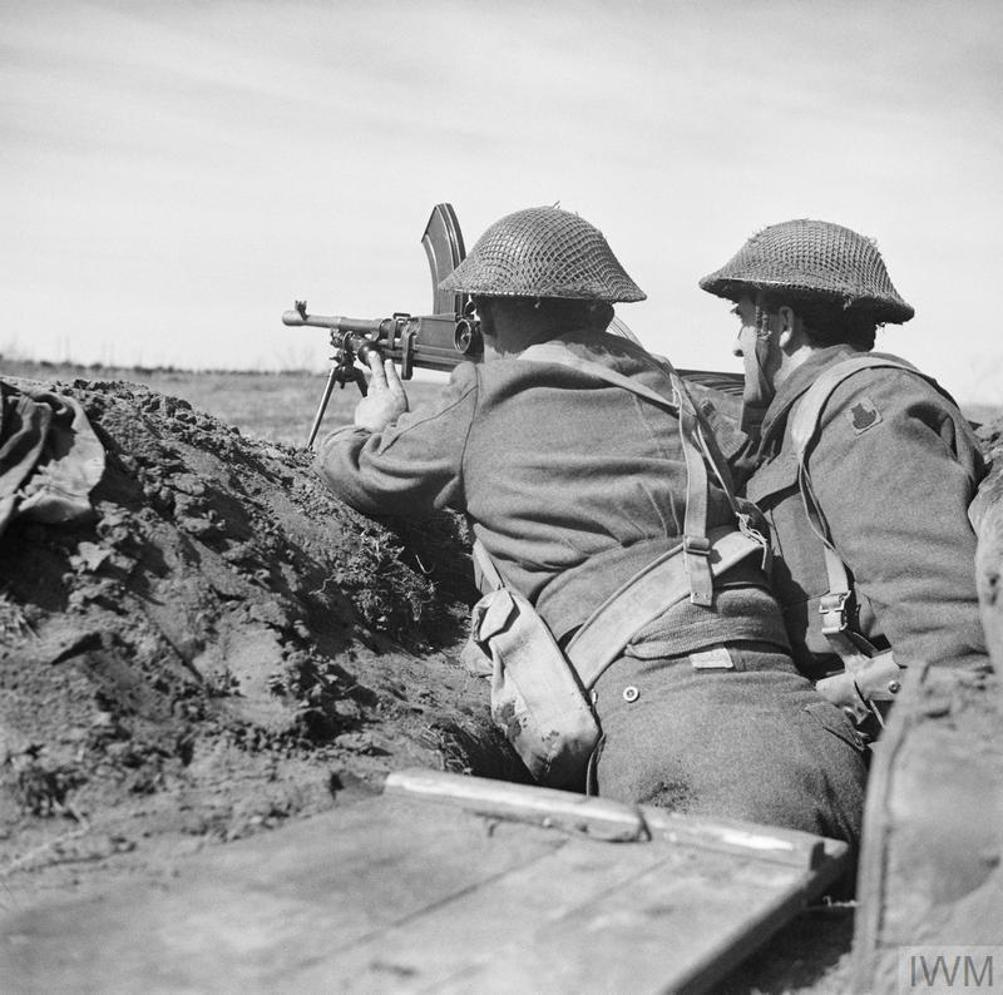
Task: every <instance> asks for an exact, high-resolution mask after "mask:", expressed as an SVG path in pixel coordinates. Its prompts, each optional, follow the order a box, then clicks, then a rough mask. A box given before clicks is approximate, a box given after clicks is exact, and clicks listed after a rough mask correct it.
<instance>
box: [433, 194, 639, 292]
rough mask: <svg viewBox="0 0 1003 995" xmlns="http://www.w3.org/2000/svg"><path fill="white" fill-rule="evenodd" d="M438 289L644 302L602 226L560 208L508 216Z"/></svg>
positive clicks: (482, 239)
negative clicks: (614, 253)
mask: <svg viewBox="0 0 1003 995" xmlns="http://www.w3.org/2000/svg"><path fill="white" fill-rule="evenodd" d="M439 289H440V290H445V291H452V292H455V293H463V294H474V295H478V294H479V295H483V296H490V297H554V298H561V299H565V300H585V301H607V302H609V303H611V304H612V303H615V302H617V301H625V302H629V301H643V300H644V299H645V297H646V296H647V295H646V294H645V293H644V291H642V290H641V289H640V287H638V286H637V284H636V283H634V281H633V280H631V278H630V277H629V276H627V274H626V272H624V269H623V267H622V266H621V265H620V263H619V261H618V260H617V258H616V256H614V255H613V250H612V249H610V247H609V245H608V244H607V242H606V239H605V238H604V237H603V234H602V232H601V231H599V229H598V228H594V227H593V226H592V225H590V224H589V223H588V222H587V221H585V220H584V219H583V218H580V217H578V215H577V214H573V213H571V212H570V211H562V210H560V209H559V208H557V207H531V208H528V209H526V210H524V211H516V212H515V213H514V214H508V215H506V216H505V217H504V218H502V219H501V220H500V221H496V222H495V223H494V224H493V225H491V226H490V227H489V228H488V229H487V230H486V231H485V232H484V234H483V235H481V237H480V238H479V239H478V240H477V243H476V244H475V245H474V247H473V249H471V250H470V255H468V256H467V257H466V259H464V260H463V262H461V263H460V265H459V266H457V267H456V269H454V270H453V272H452V273H450V274H449V276H447V277H446V278H445V279H444V280H442V281H441V282H440V283H439Z"/></svg>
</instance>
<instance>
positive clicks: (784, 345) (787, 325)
mask: <svg viewBox="0 0 1003 995" xmlns="http://www.w3.org/2000/svg"><path fill="white" fill-rule="evenodd" d="M798 327H799V320H798V316H797V315H796V314H795V313H794V309H793V308H789V307H788V306H787V305H786V304H784V305H781V306H780V307H779V308H777V344H778V345H779V346H780V348H781V349H783V350H784V351H785V352H790V351H791V349H792V347H793V346H796V345H797V344H798V342H797V338H798V335H797V332H798Z"/></svg>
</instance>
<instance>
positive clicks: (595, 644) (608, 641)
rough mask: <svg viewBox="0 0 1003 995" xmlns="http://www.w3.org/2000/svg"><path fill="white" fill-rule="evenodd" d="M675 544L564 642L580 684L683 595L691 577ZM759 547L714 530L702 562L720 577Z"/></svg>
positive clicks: (593, 678)
mask: <svg viewBox="0 0 1003 995" xmlns="http://www.w3.org/2000/svg"><path fill="white" fill-rule="evenodd" d="M682 549H683V545H682V543H680V544H679V545H678V546H674V547H673V548H672V549H670V550H668V551H666V552H665V553H663V554H662V555H661V556H659V557H658V558H657V559H655V560H653V561H652V562H651V563H649V564H648V565H647V566H646V567H644V568H643V569H642V570H640V571H638V572H637V573H636V574H634V576H633V577H631V578H630V580H628V581H627V582H626V583H625V584H623V585H622V586H621V587H620V588H619V589H618V590H616V591H614V592H613V594H611V595H610V596H609V597H608V598H607V599H606V600H605V601H604V602H603V603H602V604H601V605H600V606H599V607H598V608H597V609H596V610H595V611H594V612H593V613H592V614H591V615H590V616H589V617H588V618H587V619H586V620H585V622H584V623H583V624H582V626H581V628H579V629H578V631H577V632H576V633H575V635H574V637H573V638H572V639H571V641H570V642H569V643H568V645H567V647H565V651H564V652H565V655H566V656H567V657H568V659H569V660H570V661H571V663H572V664H573V665H574V668H575V670H576V671H577V672H578V677H579V679H580V680H581V682H582V684H583V686H584V687H585V688H591V687H592V685H593V684H595V682H596V681H597V680H598V679H599V677H600V676H601V675H602V673H603V671H604V670H605V669H606V668H607V667H608V666H609V665H610V664H611V663H612V662H613V661H614V660H615V659H616V658H617V657H618V656H619V655H620V653H621V652H622V650H623V648H624V647H625V646H626V645H627V643H629V642H630V640H631V639H632V638H633V637H634V636H635V635H636V634H637V632H639V631H640V630H641V629H642V628H644V626H646V625H647V624H648V623H649V622H652V621H654V620H655V619H656V618H658V616H659V615H661V613H662V612H663V611H665V609H666V608H669V607H670V606H672V605H675V604H678V603H679V602H680V601H682V600H683V599H685V597H686V595H687V593H688V591H689V584H690V578H689V575H688V571H687V568H686V564H685V561H684V559H683V557H681V556H680V555H679V554H680V553H681V552H682ZM759 550H760V546H759V543H757V542H756V541H755V539H751V538H750V537H749V536H746V535H743V534H742V533H741V532H736V531H734V530H732V529H730V528H728V529H715V530H714V531H713V532H712V533H711V536H710V545H709V551H708V555H707V557H706V561H707V563H708V567H709V570H710V572H711V573H712V574H713V575H714V576H715V577H717V576H720V575H721V574H723V573H724V572H725V571H727V570H729V569H731V567H733V566H735V565H736V564H737V563H739V562H741V561H742V560H744V559H745V558H746V557H747V556H749V555H751V554H752V553H754V552H759Z"/></svg>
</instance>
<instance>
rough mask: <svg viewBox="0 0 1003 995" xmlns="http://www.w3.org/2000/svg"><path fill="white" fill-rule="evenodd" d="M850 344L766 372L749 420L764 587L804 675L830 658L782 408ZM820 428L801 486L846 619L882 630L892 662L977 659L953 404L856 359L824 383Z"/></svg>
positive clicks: (969, 481) (834, 662)
mask: <svg viewBox="0 0 1003 995" xmlns="http://www.w3.org/2000/svg"><path fill="white" fill-rule="evenodd" d="M856 355H859V353H857V352H856V351H855V350H853V349H852V347H850V346H847V345H840V346H833V347H831V348H828V349H823V350H821V351H819V352H818V353H817V354H815V355H814V356H813V357H812V358H811V359H810V360H809V361H808V362H807V363H805V364H804V365H803V366H801V367H799V368H798V369H797V370H795V372H794V373H793V374H792V375H791V376H790V378H789V379H788V380H786V381H785V382H784V383H783V384H781V385H780V387H779V389H778V390H777V394H776V396H775V398H774V399H773V401H772V402H771V404H770V406H769V409H768V410H767V413H766V417H765V420H764V422H763V426H762V436H761V443H760V454H759V455H760V459H761V460H762V462H761V464H760V466H759V468H758V469H757V470H756V472H755V473H754V474H753V476H752V478H751V479H750V480H749V482H748V485H747V495H748V497H749V498H751V499H752V500H753V501H755V502H756V503H757V504H758V505H759V506H760V508H761V509H762V510H763V511H764V512H765V514H766V516H767V518H768V519H769V522H770V525H771V529H772V541H773V548H774V553H775V556H776V560H775V565H774V591H775V593H776V595H777V598H778V600H779V602H780V605H781V609H782V611H783V614H784V620H785V623H786V626H787V631H788V634H789V636H790V639H791V644H792V647H793V652H794V659H795V661H796V662H797V664H798V665H799V667H800V668H801V669H802V671H804V672H805V673H806V674H808V676H810V677H812V678H818V677H820V676H821V675H822V674H824V673H825V672H827V671H832V670H837V669H839V668H840V662H839V660H838V658H836V657H834V656H833V654H832V650H831V648H830V646H829V644H828V642H827V640H826V637H825V636H824V635H823V634H822V632H821V616H820V614H819V598H820V597H821V596H822V595H824V594H825V593H826V592H827V588H828V584H827V578H826V571H825V565H824V559H823V554H822V543H821V541H820V539H819V538H818V537H817V536H816V535H815V533H814V532H813V531H812V528H811V526H810V524H809V522H808V518H807V515H806V513H805V511H804V507H803V504H802V498H801V493H800V491H799V488H798V481H797V473H798V463H797V457H796V455H795V451H794V446H793V443H792V440H791V433H790V424H789V422H790V416H791V412H792V410H793V409H794V406H795V405H796V403H797V401H798V399H799V398H800V397H801V396H802V395H803V394H804V392H805V391H806V390H807V389H808V388H809V387H810V385H811V384H812V382H813V381H814V380H815V379H816V378H817V377H818V375H819V374H820V373H821V371H822V370H823V369H825V368H827V367H828V366H830V365H832V364H834V363H837V362H839V361H840V360H843V359H847V358H850V357H852V356H856ZM820 429H821V430H820V435H819V437H818V442H817V443H816V445H815V446H814V448H813V449H812V450H811V454H810V457H809V469H810V473H811V481H812V487H813V490H814V493H815V497H816V499H817V502H818V505H819V507H820V508H821V512H822V514H823V516H824V518H825V522H826V524H827V525H828V529H829V531H830V534H831V536H832V541H833V544H834V545H835V548H836V552H837V553H838V555H839V556H840V558H841V559H842V560H843V562H844V563H845V565H846V567H847V568H848V570H849V571H850V573H851V575H852V578H853V581H854V585H855V591H856V595H857V600H858V602H859V606H860V614H859V621H858V626H857V628H858V631H860V632H862V633H863V634H864V635H866V636H867V637H868V638H869V639H870V640H871V641H872V642H874V643H876V644H878V645H879V646H887V645H889V644H890V645H891V647H892V649H893V651H894V653H895V657H896V660H897V661H898V662H899V663H901V664H905V665H908V664H909V663H916V662H920V661H923V662H927V663H931V664H938V665H940V664H943V665H957V666H964V665H973V664H981V663H984V662H986V646H985V640H984V635H983V631H982V626H981V624H980V621H979V613H978V599H977V595H976V591H975V570H974V554H975V535H974V533H973V531H972V528H971V526H970V524H969V520H968V516H967V510H968V505H969V503H970V501H971V500H972V498H973V496H974V494H975V490H976V487H977V485H978V482H979V480H980V479H981V477H982V476H983V474H984V472H985V468H984V465H983V461H982V457H981V454H980V451H979V446H978V442H977V440H976V439H975V436H974V434H973V432H972V430H971V428H970V426H969V425H968V422H967V421H966V420H965V418H964V417H963V416H962V414H961V412H960V411H959V410H958V409H957V407H956V406H955V405H954V404H953V403H951V401H949V400H948V399H947V398H946V397H945V396H944V395H943V394H941V393H940V392H939V391H938V390H937V389H936V388H935V387H933V386H932V385H931V384H930V383H928V382H927V381H926V380H924V379H923V378H922V377H920V376H918V375H916V374H913V373H909V372H906V371H902V370H896V369H888V368H879V369H873V370H871V369H869V370H863V371H861V372H858V373H855V374H854V375H853V376H851V377H850V378H849V379H847V380H846V381H844V382H843V383H842V384H841V385H840V386H839V387H838V388H837V389H836V391H835V392H834V393H833V394H832V396H831V398H830V400H829V402H828V404H827V405H826V407H825V408H824V409H823V412H822V416H821V425H820Z"/></svg>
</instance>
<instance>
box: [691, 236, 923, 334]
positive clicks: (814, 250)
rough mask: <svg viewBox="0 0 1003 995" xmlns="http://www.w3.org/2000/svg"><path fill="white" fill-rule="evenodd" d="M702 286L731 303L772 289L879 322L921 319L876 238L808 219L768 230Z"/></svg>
mask: <svg viewBox="0 0 1003 995" xmlns="http://www.w3.org/2000/svg"><path fill="white" fill-rule="evenodd" d="M700 286H701V288H703V289H704V290H706V291H708V292H709V293H712V294H716V295H717V296H718V297H726V298H728V299H729V300H737V299H738V298H740V297H741V296H742V295H743V294H744V293H747V292H749V291H750V290H751V291H753V296H754V292H755V291H757V290H765V291H770V290H772V291H779V292H781V293H786V294H787V295H789V296H791V297H793V298H798V297H801V298H804V299H819V298H821V299H823V300H824V299H830V300H832V301H833V302H839V303H841V304H842V305H843V307H844V308H846V309H853V310H854V311H857V312H866V313H867V314H868V315H870V316H871V317H873V319H874V321H875V322H878V323H884V322H892V323H894V324H901V323H902V322H904V321H908V320H909V319H910V318H911V317H912V316H913V314H915V311H914V310H913V308H912V307H911V306H910V305H909V304H907V303H906V302H905V301H904V300H903V299H902V298H901V297H900V296H899V293H898V291H897V290H896V289H895V287H894V286H893V285H892V281H891V279H890V278H889V276H888V271H887V270H886V269H885V264H884V262H883V260H882V259H881V253H880V252H878V249H877V246H876V245H875V244H874V242H873V241H871V239H869V238H865V237H864V236H863V235H858V234H857V233H856V232H855V231H851V230H850V229H849V228H844V227H842V226H841V225H835V224H832V223H831V222H829V221H812V220H810V219H807V218H803V219H800V220H797V221H785V222H783V223H781V224H778V225H771V226H770V227H769V228H764V229H763V230H762V231H761V232H759V233H758V234H756V235H753V236H752V238H750V239H749V240H748V242H746V243H745V245H743V246H742V248H741V249H739V250H738V252H737V253H736V254H735V256H734V257H733V258H732V259H730V260H729V261H728V262H727V263H726V264H725V265H724V266H722V267H721V268H720V269H719V270H717V271H716V272H714V273H711V274H710V275H709V276H705V277H704V278H703V279H702V280H701V281H700Z"/></svg>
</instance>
